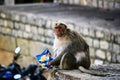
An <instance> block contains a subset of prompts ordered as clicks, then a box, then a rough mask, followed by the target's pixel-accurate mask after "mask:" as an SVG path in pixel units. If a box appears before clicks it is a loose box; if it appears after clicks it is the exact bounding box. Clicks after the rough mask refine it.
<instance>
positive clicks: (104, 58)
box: [0, 5, 120, 65]
mask: <svg viewBox="0 0 120 80" xmlns="http://www.w3.org/2000/svg"><path fill="white" fill-rule="evenodd" d="M42 6H43V5H42ZM53 7H54V6H53ZM24 8H25V7H24ZM77 8H78V7H77ZM13 9H14V8H13ZM16 9H17V8H16ZM20 9H21V10H22V8H20ZM47 9H48V8H47ZM43 12H44V11H43ZM46 13H47V12H46ZM44 14H45V13H44ZM61 15H62V14H61ZM72 15H73V13H72ZM46 16H47V15H46ZM80 18H81V17H80ZM87 19H89V18H87ZM67 20H68V19H67ZM67 20H66V23H67V24H68V25H69V26H71V28H74V29H75V30H76V31H77V32H79V33H80V34H82V35H83V37H84V38H85V40H86V41H87V43H88V44H89V46H90V56H91V58H92V59H91V61H92V62H96V63H111V62H115V63H119V62H120V32H119V29H118V30H117V31H116V30H115V31H114V30H110V31H109V30H106V29H101V28H100V29H99V28H93V27H92V28H90V27H86V26H90V25H91V24H92V19H91V22H88V23H87V21H83V22H84V23H85V24H86V25H82V21H81V23H80V25H79V23H74V22H69V20H68V21H67ZM93 20H94V19H93ZM115 20H116V21H117V19H115ZM115 20H114V21H115ZM55 22H56V19H54V18H53V19H51V18H50V16H49V18H45V17H43V16H38V15H36V14H32V13H27V12H19V11H14V10H13V11H12V10H11V11H10V10H6V9H1V10H0V49H4V50H7V51H12V52H13V51H14V49H15V47H17V46H20V47H21V54H22V55H23V56H21V59H20V60H19V62H20V63H22V64H24V65H26V64H29V63H32V60H33V58H34V56H35V55H36V54H38V53H41V52H42V51H43V50H44V49H45V48H49V49H50V51H51V52H52V47H51V46H52V44H53V39H54V34H53V30H52V29H53V26H54V24H55ZM95 22H96V23H100V22H103V23H102V25H104V26H107V25H110V24H104V20H103V21H102V20H98V22H97V20H95ZM95 22H93V23H95ZM111 22H112V21H111ZM118 22H119V18H118ZM87 24H88V25H87ZM102 25H100V26H102ZM97 26H99V25H97ZM113 26H116V25H113ZM117 26H118V28H119V24H118V25H117ZM28 61H29V62H28Z"/></svg>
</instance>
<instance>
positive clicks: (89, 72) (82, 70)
mask: <svg viewBox="0 0 120 80" xmlns="http://www.w3.org/2000/svg"><path fill="white" fill-rule="evenodd" d="M79 70H80V71H81V72H84V73H88V74H91V75H94V76H107V75H111V74H110V73H101V72H97V71H93V70H89V69H86V68H84V67H82V66H80V67H79Z"/></svg>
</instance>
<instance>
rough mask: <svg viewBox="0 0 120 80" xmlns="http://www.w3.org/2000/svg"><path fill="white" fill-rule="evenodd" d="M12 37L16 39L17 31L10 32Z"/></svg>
mask: <svg viewBox="0 0 120 80" xmlns="http://www.w3.org/2000/svg"><path fill="white" fill-rule="evenodd" d="M12 36H14V37H17V36H18V31H17V30H14V29H13V30H12Z"/></svg>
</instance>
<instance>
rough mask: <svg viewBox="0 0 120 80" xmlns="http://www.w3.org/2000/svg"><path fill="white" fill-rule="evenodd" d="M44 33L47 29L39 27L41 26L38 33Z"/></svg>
mask: <svg viewBox="0 0 120 80" xmlns="http://www.w3.org/2000/svg"><path fill="white" fill-rule="evenodd" d="M44 33H45V29H43V28H41V27H39V28H38V34H40V35H44Z"/></svg>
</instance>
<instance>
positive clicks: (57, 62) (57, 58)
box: [49, 51, 65, 65]
mask: <svg viewBox="0 0 120 80" xmlns="http://www.w3.org/2000/svg"><path fill="white" fill-rule="evenodd" d="M64 53H65V51H63V52H61V53H60V55H58V56H57V57H56V58H55V59H54V60H52V61H51V62H49V64H50V65H59V64H60V60H61V58H62V56H63V54H64Z"/></svg>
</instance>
